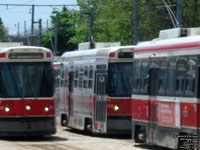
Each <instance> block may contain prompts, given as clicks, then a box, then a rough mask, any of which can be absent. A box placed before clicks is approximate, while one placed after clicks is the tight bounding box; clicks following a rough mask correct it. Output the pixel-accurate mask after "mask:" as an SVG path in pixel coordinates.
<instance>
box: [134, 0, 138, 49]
mask: <svg viewBox="0 0 200 150" xmlns="http://www.w3.org/2000/svg"><path fill="white" fill-rule="evenodd" d="M133 5H134V8H133V10H134V11H133V14H134V15H133V16H134V19H133V20H134V22H133V24H134V35H133V41H134V43H133V44H134V45H136V44H137V42H138V31H137V30H138V0H133Z"/></svg>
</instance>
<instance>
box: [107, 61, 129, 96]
mask: <svg viewBox="0 0 200 150" xmlns="http://www.w3.org/2000/svg"><path fill="white" fill-rule="evenodd" d="M132 71H133V63H132V62H130V63H110V64H109V72H108V73H109V84H108V85H109V88H108V89H109V95H111V96H129V95H131V90H132Z"/></svg>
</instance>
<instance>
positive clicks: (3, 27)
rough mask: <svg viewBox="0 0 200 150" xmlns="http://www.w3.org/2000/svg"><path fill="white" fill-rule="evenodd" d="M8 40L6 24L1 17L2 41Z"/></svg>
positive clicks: (0, 40) (0, 34)
mask: <svg viewBox="0 0 200 150" xmlns="http://www.w3.org/2000/svg"><path fill="white" fill-rule="evenodd" d="M5 41H8V39H7V30H6V28H5V26H4V25H3V22H2V20H1V18H0V42H5Z"/></svg>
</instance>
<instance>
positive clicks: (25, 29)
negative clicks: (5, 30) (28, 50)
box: [24, 21, 26, 36]
mask: <svg viewBox="0 0 200 150" xmlns="http://www.w3.org/2000/svg"><path fill="white" fill-rule="evenodd" d="M24 36H26V21H24Z"/></svg>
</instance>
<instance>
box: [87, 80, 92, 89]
mask: <svg viewBox="0 0 200 150" xmlns="http://www.w3.org/2000/svg"><path fill="white" fill-rule="evenodd" d="M92 85H93V81H92V80H89V82H88V88H89V89H92Z"/></svg>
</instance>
